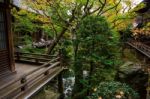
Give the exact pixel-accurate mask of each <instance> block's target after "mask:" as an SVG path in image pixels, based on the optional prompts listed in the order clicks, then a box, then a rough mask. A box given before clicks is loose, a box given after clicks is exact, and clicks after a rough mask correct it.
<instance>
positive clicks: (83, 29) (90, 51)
mask: <svg viewBox="0 0 150 99" xmlns="http://www.w3.org/2000/svg"><path fill="white" fill-rule="evenodd" d="M116 34H117V33H115V32H114V31H113V30H112V29H111V28H110V26H109V24H108V22H107V21H106V19H105V18H104V17H101V16H89V17H86V18H85V19H83V20H82V22H81V23H80V27H79V29H78V30H77V32H76V39H75V40H74V48H75V49H74V53H75V58H74V59H75V61H74V62H75V63H74V71H75V87H74V93H73V94H74V95H75V97H77V96H76V94H77V95H78V93H79V92H82V91H85V90H87V91H88V90H90V89H92V88H93V87H94V86H96V85H97V84H99V83H100V82H101V81H112V80H114V78H115V74H116V70H117V66H118V65H119V64H118V63H119V50H118V45H117V44H118V40H119V39H118V36H116ZM84 68H86V69H87V70H89V71H90V73H89V79H88V80H87V81H86V82H88V84H87V86H88V87H86V86H85V87H84V84H85V83H83V80H84V79H83V70H84ZM81 89H83V90H81ZM85 92H86V91H85ZM79 97H81V96H79ZM79 97H78V98H79Z"/></svg>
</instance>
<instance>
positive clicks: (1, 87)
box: [0, 57, 59, 90]
mask: <svg viewBox="0 0 150 99" xmlns="http://www.w3.org/2000/svg"><path fill="white" fill-rule="evenodd" d="M58 59H59V57H58V58H56V59H53V60H51V61H49V62H47V63H45V64H43V65H42V66H40V67H38V68H37V69H35V70H33V71H31V72H29V73H27V74H25V75H23V76H21V77H19V78H18V79H16V80H14V81H12V82H10V83H7V84H6V85H4V86H0V90H2V89H4V88H6V87H7V86H9V85H11V84H14V83H15V82H17V81H19V80H21V79H22V78H24V77H25V76H27V75H30V74H31V73H34V72H35V71H37V70H39V69H41V68H43V67H45V66H47V65H48V64H50V63H52V62H54V61H56V60H58Z"/></svg>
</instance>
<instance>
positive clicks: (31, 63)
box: [0, 52, 63, 99]
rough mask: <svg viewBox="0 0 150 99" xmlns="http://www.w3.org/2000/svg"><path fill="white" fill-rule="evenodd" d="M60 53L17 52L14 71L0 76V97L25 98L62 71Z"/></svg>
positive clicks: (6, 98)
mask: <svg viewBox="0 0 150 99" xmlns="http://www.w3.org/2000/svg"><path fill="white" fill-rule="evenodd" d="M60 56H61V55H56V56H55V55H40V54H31V53H19V52H17V53H16V55H15V59H16V63H15V66H16V73H14V74H13V75H12V74H11V75H9V76H6V77H2V78H0V99H18V98H19V99H27V98H29V97H30V96H32V95H33V94H34V93H36V92H37V91H38V90H39V89H40V88H42V87H43V86H44V85H45V84H46V83H48V82H49V81H50V80H52V79H53V78H54V77H56V76H57V75H59V74H60V73H61V72H62V71H63V67H62V66H61V58H60Z"/></svg>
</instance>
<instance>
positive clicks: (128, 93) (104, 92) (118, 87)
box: [89, 82, 139, 99]
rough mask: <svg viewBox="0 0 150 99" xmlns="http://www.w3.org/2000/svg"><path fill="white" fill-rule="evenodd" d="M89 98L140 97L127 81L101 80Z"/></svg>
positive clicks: (115, 98) (135, 98)
mask: <svg viewBox="0 0 150 99" xmlns="http://www.w3.org/2000/svg"><path fill="white" fill-rule="evenodd" d="M89 99H139V95H138V93H136V92H135V91H134V90H133V89H132V88H131V87H129V86H128V85H126V84H125V83H120V82H101V83H100V84H99V86H98V87H97V88H94V92H93V94H92V95H91V96H89Z"/></svg>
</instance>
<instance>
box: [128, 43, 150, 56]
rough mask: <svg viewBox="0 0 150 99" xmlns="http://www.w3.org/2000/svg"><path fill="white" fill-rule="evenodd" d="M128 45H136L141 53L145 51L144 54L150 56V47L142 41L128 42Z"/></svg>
mask: <svg viewBox="0 0 150 99" xmlns="http://www.w3.org/2000/svg"><path fill="white" fill-rule="evenodd" d="M127 44H128V45H130V46H132V47H134V48H135V49H137V50H138V51H140V52H141V53H143V54H144V55H146V56H147V57H149V58H150V47H149V46H147V45H145V44H143V43H141V42H136V41H135V42H133V41H132V42H127Z"/></svg>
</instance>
